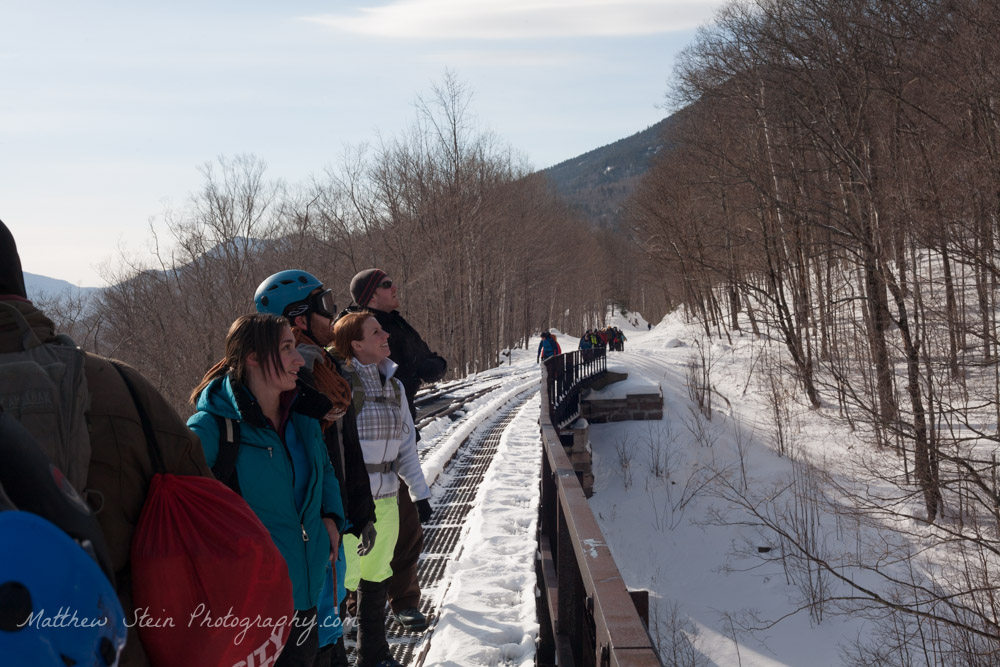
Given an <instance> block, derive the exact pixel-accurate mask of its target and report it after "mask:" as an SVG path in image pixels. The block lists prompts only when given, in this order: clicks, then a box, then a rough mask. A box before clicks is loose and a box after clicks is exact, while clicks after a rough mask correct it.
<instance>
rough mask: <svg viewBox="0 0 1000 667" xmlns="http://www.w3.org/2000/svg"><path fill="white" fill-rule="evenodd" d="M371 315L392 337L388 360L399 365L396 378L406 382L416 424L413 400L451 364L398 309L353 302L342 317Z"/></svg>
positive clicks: (441, 375)
mask: <svg viewBox="0 0 1000 667" xmlns="http://www.w3.org/2000/svg"><path fill="white" fill-rule="evenodd" d="M358 312H369V313H371V314H372V315H374V316H375V319H377V320H378V323H379V326H381V327H382V330H383V331H385V332H386V333H388V334H389V358H390V359H392V360H393V361H394V362H396V365H398V366H399V370H397V371H396V377H397V378H399V380H400V382H402V383H403V388H404V389H405V390H406V400H407V401H408V402H409V404H410V413H411V414H412V415H413V419H414V421H416V419H417V409H416V407H415V406H414V403H413V399H414V396H416V394H417V390H418V389H420V384H421V383H423V382H437V381H438V380H440V379H441V378H443V377H444V376H445V373H447V372H448V362H447V361H445V360H444V358H443V357H441V356H439V355H437V354H435V353H434V352H431V348H430V347H428V346H427V343H425V342H424V339H423V338H421V337H420V334H418V333H417V330H416V329H414V328H413V327H412V326H410V323H409V322H407V321H406V320H405V319H403V316H402V315H400V314H399V311H398V310H394V311H392V312H391V313H387V312H385V311H383V310H376V309H375V308H361V307H360V306H358V305H357V304H354V303H352V304H351V305H350V306H348V307H347V308H346V309H345V310H344V311H343V312H342V313H341V314H340V316H343V315H344V314H346V313H358Z"/></svg>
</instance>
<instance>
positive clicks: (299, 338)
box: [292, 327, 351, 431]
mask: <svg viewBox="0 0 1000 667" xmlns="http://www.w3.org/2000/svg"><path fill="white" fill-rule="evenodd" d="M292 335H294V336H295V345H296V346H298V345H316V341H314V340H313V339H312V338H310V337H309V336H307V335H306V334H305V332H303V331H300V330H299V329H296V328H295V327H292ZM317 347H319V346H317ZM320 349H322V347H320ZM312 373H313V380H314V381H315V383H316V389H318V390H320V391H321V392H323V393H324V394H325V395H326V397H327V398H329V399H330V402H332V403H333V409H332V410H330V412H331V413H333V414H335V415H338V417H337V418H338V419H339V417H340V416H343V415H344V413H346V412H347V408H348V407H350V405H351V384H350V383H349V382H348V381H347V380H345V379H344V378H342V377H341V376H340V373H338V372H337V365H336V364H335V363H334V362H333V359H331V358H330V355H329V353H326V352H324V354H323V358H322V361H321V362H319V363H315V364H313V368H312ZM320 423H321V424H322V425H323V430H324V431H325V430H326V429H327V428H329V427H330V426H331V425H333V421H332V420H328V419H323V420H322V421H321V422H320Z"/></svg>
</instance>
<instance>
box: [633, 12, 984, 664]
mask: <svg viewBox="0 0 1000 667" xmlns="http://www.w3.org/2000/svg"><path fill="white" fill-rule="evenodd" d="M998 34H1000V5H998V4H997V3H995V2H985V1H979V0H928V1H922V0H921V1H918V0H886V1H884V2H864V1H858V2H855V1H847V2H833V3H830V2H825V1H822V0H756V1H753V2H739V3H733V4H730V5H728V6H727V7H726V8H725V9H724V10H722V11H721V12H720V13H719V15H718V16H717V18H716V20H715V21H714V22H713V23H712V24H710V25H709V26H707V27H705V28H703V29H702V30H700V32H699V35H698V38H697V39H696V41H695V43H694V44H692V45H691V46H690V47H688V48H687V49H686V51H685V52H684V54H683V56H682V59H681V61H680V65H679V66H678V69H677V72H676V74H677V76H676V78H677V82H678V87H677V90H676V91H675V95H676V102H677V104H678V106H679V107H682V108H683V111H681V112H680V113H679V114H678V115H677V120H678V122H677V125H676V126H675V128H674V129H673V130H672V132H673V133H672V135H671V141H672V142H673V143H674V146H675V148H674V150H672V151H670V152H666V153H664V154H663V155H661V156H660V158H659V159H658V160H657V162H656V163H655V165H654V166H653V168H652V169H651V171H650V173H649V174H648V175H647V177H646V178H645V179H644V180H643V182H642V183H641V184H640V185H639V187H638V190H637V193H636V195H635V196H634V198H633V199H632V201H631V202H630V204H629V209H628V214H627V215H628V225H629V227H630V229H631V231H632V233H633V234H635V237H636V239H637V240H638V241H639V242H640V245H639V247H641V248H642V249H643V251H644V252H645V254H646V256H647V257H648V259H649V260H650V261H652V262H655V263H656V265H657V266H658V267H659V274H660V280H661V281H662V284H663V285H665V286H667V287H668V288H669V289H672V290H674V291H673V294H674V296H675V297H676V299H677V300H678V301H680V302H681V303H683V305H684V307H685V309H686V310H687V312H688V313H689V314H690V315H691V316H692V317H696V318H698V320H699V321H701V322H702V324H703V326H704V330H705V332H706V334H707V335H710V336H716V337H721V338H723V339H724V338H726V337H728V336H741V335H764V336H770V337H771V338H772V339H773V340H775V341H777V342H779V343H780V344H781V345H782V346H783V348H784V360H785V362H784V364H785V365H784V367H783V372H784V373H786V374H788V375H789V376H790V377H794V378H795V381H796V384H797V395H796V396H795V397H793V398H792V399H791V400H794V401H798V402H800V403H801V404H802V405H805V406H811V407H812V408H820V407H821V406H822V407H824V408H825V407H829V406H834V408H835V410H836V412H837V413H838V414H839V415H840V418H841V419H842V420H844V421H845V422H846V423H848V424H850V426H851V428H853V429H856V430H857V431H858V432H860V433H863V434H865V436H866V441H867V442H868V443H869V446H870V451H869V452H858V453H857V457H858V459H857V461H852V463H856V464H857V466H858V467H857V470H859V471H861V472H862V473H863V475H862V478H861V479H863V480H864V481H863V482H861V483H859V484H855V485H844V484H842V479H841V478H839V477H837V476H836V475H835V474H833V473H831V472H830V469H829V468H823V469H822V470H821V471H820V472H817V477H816V479H822V480H823V486H822V489H823V490H822V492H819V491H817V488H819V487H816V488H814V489H813V490H812V491H811V492H810V493H809V494H806V495H804V496H803V497H802V503H801V505H800V507H802V508H808V507H809V506H810V503H816V502H828V503H829V504H830V506H831V507H836V508H837V511H838V515H842V516H845V517H850V521H856V522H857V523H858V525H861V524H862V523H864V524H865V525H870V526H875V527H878V528H879V530H881V531H882V533H883V535H885V537H884V539H883V541H882V543H881V544H862V543H861V542H860V540H859V542H858V545H857V549H856V551H855V552H854V553H832V552H829V551H828V550H827V549H826V548H825V547H824V544H823V540H822V537H821V536H820V535H819V534H818V533H817V532H816V531H815V528H816V526H815V525H810V522H809V520H808V516H809V512H808V509H807V510H806V511H805V512H804V514H800V515H798V519H799V521H796V520H795V517H792V516H789V515H783V514H779V513H773V514H769V513H768V512H767V510H766V509H762V507H767V505H766V503H765V504H764V505H757V504H756V502H757V500H759V499H753V498H750V497H748V496H741V491H740V490H738V489H734V490H732V495H733V496H734V500H735V501H738V502H742V503H743V504H744V505H745V506H746V507H747V509H748V511H751V512H752V513H754V516H756V519H755V520H756V521H759V522H760V525H761V526H766V527H767V528H769V529H771V530H773V531H775V532H776V533H778V534H779V535H781V536H782V539H783V545H784V546H785V547H787V549H788V553H789V554H790V556H789V557H794V558H800V559H803V560H805V561H808V562H809V563H810V568H814V569H815V572H816V573H818V574H817V578H816V581H817V582H818V581H819V580H820V577H819V576H818V575H819V574H823V575H827V576H829V577H832V578H833V579H834V580H836V581H838V583H840V584H843V585H845V586H846V587H847V588H848V589H849V591H850V592H849V594H848V595H847V596H846V597H845V596H843V593H841V594H840V595H838V596H837V597H836V599H832V600H831V599H830V598H829V597H828V596H829V595H831V593H830V592H829V591H824V590H819V589H816V590H814V593H815V596H814V597H813V599H812V601H811V603H812V604H822V603H826V604H828V605H829V604H831V603H834V604H840V605H842V611H845V612H847V613H861V614H866V615H867V616H866V617H871V618H872V620H873V622H875V623H876V624H877V625H878V627H879V632H878V641H876V642H874V643H872V644H868V645H859V646H858V647H857V649H856V651H855V653H854V654H853V655H852V656H851V659H850V660H849V662H850V664H879V665H911V664H934V665H989V664H996V662H997V655H998V652H1000V590H998V588H997V582H998V581H1000V490H998V483H997V475H998V470H997V463H996V457H997V445H998V443H1000V435H998V429H1000V338H998V330H997V305H998V304H997V295H998V269H1000V264H998V259H1000V258H998V248H997V233H998V223H1000V118H998V100H1000V42H998V39H997V35H998ZM704 373H705V376H706V377H707V376H708V374H709V372H708V369H707V368H706V369H705V370H704ZM707 386H708V387H709V389H707V391H708V392H709V393H711V392H710V384H708V385H707ZM883 455H884V456H883ZM841 463H844V462H841ZM824 498H825V500H824ZM859 534H860V533H859ZM783 553H784V552H783ZM783 557H784V555H783ZM899 563H904V564H907V566H908V568H909V573H908V574H907V575H905V576H902V577H900V576H898V575H899V570H898V569H894V568H893V567H890V564H893V565H895V564H899ZM903 569H904V570H905V569H906V568H905V567H904V568H903ZM810 571H813V570H812V569H811V570H810ZM847 572H851V573H852V574H851V575H850V576H848V575H847V574H846V573H847ZM859 572H860V573H861V574H860V575H859V576H855V575H856V574H857V573H859ZM838 590H841V589H838Z"/></svg>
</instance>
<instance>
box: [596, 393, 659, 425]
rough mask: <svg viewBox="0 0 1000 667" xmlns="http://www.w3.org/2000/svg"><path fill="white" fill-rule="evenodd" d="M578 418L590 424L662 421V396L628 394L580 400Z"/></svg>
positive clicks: (657, 394)
mask: <svg viewBox="0 0 1000 667" xmlns="http://www.w3.org/2000/svg"><path fill="white" fill-rule="evenodd" d="M580 417H582V418H583V419H586V420H587V421H588V422H590V423H591V424H606V423H608V422H623V421H630V420H636V421H642V420H653V421H659V420H660V419H663V396H662V394H659V393H656V394H629V395H627V396H626V397H625V398H609V399H600V400H591V399H588V398H583V399H581V400H580Z"/></svg>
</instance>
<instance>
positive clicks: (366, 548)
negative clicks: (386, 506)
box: [358, 521, 378, 556]
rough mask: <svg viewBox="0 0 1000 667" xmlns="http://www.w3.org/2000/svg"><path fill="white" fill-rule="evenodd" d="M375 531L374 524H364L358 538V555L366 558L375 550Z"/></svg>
mask: <svg viewBox="0 0 1000 667" xmlns="http://www.w3.org/2000/svg"><path fill="white" fill-rule="evenodd" d="M377 534H378V533H377V531H376V530H375V524H374V523H372V522H371V521H369V522H368V523H367V524H365V527H364V528H362V529H361V535H360V537H359V538H358V539H359V540H360V541H359V542H358V555H359V556H367V555H368V553H369V552H370V551H371V550H372V549H374V548H375V536H376V535H377Z"/></svg>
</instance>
